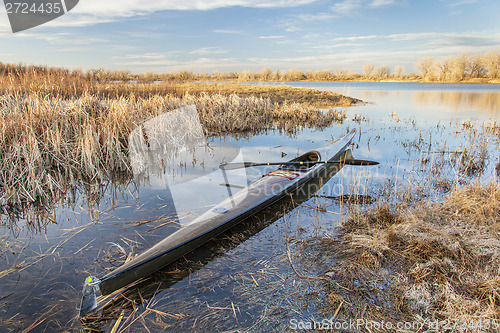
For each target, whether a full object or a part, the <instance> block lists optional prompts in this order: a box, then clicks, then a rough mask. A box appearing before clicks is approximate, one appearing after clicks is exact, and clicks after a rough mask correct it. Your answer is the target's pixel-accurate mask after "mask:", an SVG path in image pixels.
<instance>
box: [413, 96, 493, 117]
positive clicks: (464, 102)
mask: <svg viewBox="0 0 500 333" xmlns="http://www.w3.org/2000/svg"><path fill="white" fill-rule="evenodd" d="M413 102H414V103H415V104H416V105H422V106H431V105H440V106H442V107H446V108H448V109H453V110H457V111H467V110H474V111H478V112H482V113H485V114H489V115H498V113H500V92H467V91H465V92H464V91H415V92H414V94H413Z"/></svg>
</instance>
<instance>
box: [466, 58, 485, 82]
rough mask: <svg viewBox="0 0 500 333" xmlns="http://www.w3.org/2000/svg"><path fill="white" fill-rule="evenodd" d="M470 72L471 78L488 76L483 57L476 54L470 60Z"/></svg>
mask: <svg viewBox="0 0 500 333" xmlns="http://www.w3.org/2000/svg"><path fill="white" fill-rule="evenodd" d="M469 72H470V77H471V78H479V77H485V76H486V68H485V66H484V63H483V57H482V56H480V55H478V54H474V55H472V56H471V57H470V58H469Z"/></svg>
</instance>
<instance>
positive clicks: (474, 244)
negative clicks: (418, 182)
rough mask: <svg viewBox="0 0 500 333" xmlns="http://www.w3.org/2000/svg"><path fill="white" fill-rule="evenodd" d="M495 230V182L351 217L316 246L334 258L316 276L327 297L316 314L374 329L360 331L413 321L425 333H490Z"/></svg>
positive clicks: (497, 301) (495, 290)
mask: <svg viewBox="0 0 500 333" xmlns="http://www.w3.org/2000/svg"><path fill="white" fill-rule="evenodd" d="M499 228H500V184H499V183H498V182H493V183H490V184H480V183H475V184H470V185H468V186H466V187H464V188H460V189H455V190H453V191H451V192H450V193H448V194H447V195H446V196H445V198H444V199H443V200H442V201H438V202H434V201H422V202H420V203H419V204H417V205H411V206H410V207H409V206H408V205H406V204H404V203H403V204H402V205H400V206H396V207H391V208H390V207H389V206H387V205H384V204H381V205H378V206H377V207H375V208H372V209H369V210H368V211H363V212H356V213H354V214H353V216H352V218H350V219H348V220H347V221H345V222H343V223H342V224H341V225H340V226H339V233H338V235H337V236H335V237H325V238H322V239H321V240H320V243H321V244H322V245H321V246H320V250H319V251H321V252H319V253H320V254H318V256H320V255H325V253H329V255H330V256H332V255H333V256H334V257H336V258H337V261H336V264H335V266H333V267H330V269H328V270H327V273H326V274H325V275H324V277H321V281H323V282H322V283H323V288H324V289H325V291H326V293H327V297H326V300H327V304H326V305H325V306H324V308H323V311H324V313H325V315H329V316H331V314H332V313H335V316H334V318H335V320H336V321H338V322H349V320H355V321H356V320H360V321H363V322H364V323H372V324H373V325H375V326H373V325H372V326H370V327H368V328H367V327H366V326H361V328H360V329H359V330H360V331H362V332H365V331H380V332H381V331H385V330H384V329H380V327H379V328H378V329H377V327H376V324H377V323H382V322H386V323H392V324H394V327H395V325H396V323H397V322H409V323H412V322H413V323H420V324H421V325H422V328H421V329H422V330H425V331H430V332H441V331H443V330H444V328H443V327H444V325H446V324H447V325H448V327H454V325H455V326H456V325H458V326H456V327H454V329H456V330H460V329H461V327H462V326H463V325H465V326H464V329H465V330H468V331H477V332H486V331H497V330H496V329H493V328H494V326H493V323H497V324H498V321H499V320H500V278H499V275H498V272H499V271H500V257H499V253H500V236H499V235H500V234H499V232H498V230H500V229H499ZM303 246H305V247H308V246H313V247H314V246H316V247H317V244H316V245H315V243H314V242H311V243H310V245H307V242H305V245H303ZM327 317H328V316H327ZM328 318H330V317H328ZM436 322H439V323H440V324H439V326H437V327H436V326H433V325H435V323H436ZM473 322H475V323H476V326H475V327H474V328H473V329H471V327H472V326H468V325H470V324H471V323H473ZM488 323H489V325H488ZM370 328H371V330H370Z"/></svg>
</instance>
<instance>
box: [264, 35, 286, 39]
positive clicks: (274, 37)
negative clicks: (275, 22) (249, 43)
mask: <svg viewBox="0 0 500 333" xmlns="http://www.w3.org/2000/svg"><path fill="white" fill-rule="evenodd" d="M259 38H260V39H279V38H285V36H259Z"/></svg>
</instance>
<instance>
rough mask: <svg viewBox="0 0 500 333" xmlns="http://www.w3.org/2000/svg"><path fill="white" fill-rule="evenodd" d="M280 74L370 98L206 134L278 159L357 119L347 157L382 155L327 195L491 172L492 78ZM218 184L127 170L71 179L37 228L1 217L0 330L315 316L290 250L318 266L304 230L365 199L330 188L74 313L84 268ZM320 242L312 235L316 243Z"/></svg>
mask: <svg viewBox="0 0 500 333" xmlns="http://www.w3.org/2000/svg"><path fill="white" fill-rule="evenodd" d="M287 84H290V85H293V86H301V87H308V88H316V89H320V90H330V91H334V92H337V93H342V94H345V95H348V96H351V97H356V98H359V99H361V100H363V101H364V102H365V103H364V104H362V105H359V106H356V107H352V108H348V109H345V111H346V113H347V116H348V117H347V120H346V121H345V122H344V123H343V124H341V125H338V124H335V125H332V126H331V127H330V128H328V129H323V130H313V129H302V130H300V131H299V132H298V133H297V134H296V135H294V136H293V137H290V136H288V135H286V134H280V133H277V132H272V131H271V132H268V133H267V134H263V135H258V136H253V137H249V138H247V139H240V140H236V139H233V138H221V139H214V140H212V141H213V142H211V143H210V144H212V145H217V144H221V143H223V144H236V145H237V146H238V147H239V149H240V151H241V158H243V159H244V160H248V161H257V162H258V161H281V160H289V159H291V158H293V157H295V156H297V155H298V154H300V153H303V152H305V151H308V150H310V149H314V148H316V147H318V146H322V145H324V144H327V143H328V142H330V141H331V140H332V139H333V138H339V137H340V136H342V135H343V134H345V133H346V132H347V130H348V129H352V128H355V129H356V130H357V135H356V137H355V142H354V147H353V155H354V156H355V157H356V158H360V159H371V160H377V161H379V162H380V165H379V166H375V167H351V166H347V167H345V168H344V169H343V170H342V171H341V172H340V173H339V174H337V175H336V176H334V177H333V178H332V179H331V180H330V181H329V182H328V183H327V184H326V185H325V186H324V187H323V188H322V189H321V190H320V192H319V193H318V194H320V195H322V196H326V197H332V196H340V195H343V194H352V193H356V194H362V195H368V196H371V197H373V198H376V199H378V200H389V201H391V200H394V202H396V201H397V199H398V198H401V197H406V198H407V199H408V200H410V202H411V201H412V200H414V201H418V200H422V199H430V200H438V199H439V198H440V197H442V196H443V195H445V194H446V192H447V191H448V190H450V189H451V188H453V187H454V186H462V185H464V184H467V183H469V182H471V181H476V180H480V181H483V182H489V181H496V179H497V169H496V166H497V165H498V164H499V163H500V162H499V153H498V152H499V149H498V148H499V132H498V128H497V127H495V124H496V126H498V125H499V124H500V86H499V85H485V84H420V83H389V82H387V83H373V82H366V83H365V82H361V83H358V82H289V83H287ZM495 128H496V130H495ZM470 161H472V162H473V163H472V164H471V163H469V162H470ZM263 172H264V171H263V169H260V168H252V169H246V170H244V173H243V174H241V173H240V174H232V175H229V180H228V181H229V182H230V183H232V184H236V185H245V184H247V183H249V182H251V181H253V180H255V179H258V178H259V177H261V175H262V173H263ZM224 182H225V180H224V179H222V178H220V177H218V176H217V177H216V176H214V175H212V174H208V175H205V178H203V180H198V181H195V182H189V183H187V182H186V183H183V182H179V184H177V185H176V187H175V189H170V191H167V188H166V187H165V185H164V184H163V185H162V184H161V182H160V183H155V184H152V183H149V184H147V185H144V183H141V184H143V185H141V186H138V185H137V184H136V183H134V182H131V181H130V180H128V181H125V182H123V183H122V184H120V185H118V184H114V185H112V184H109V185H107V187H106V188H100V189H95V197H96V198H94V199H93V200H89V198H87V197H84V196H83V195H81V194H79V193H81V192H78V191H77V192H76V195H75V197H74V200H73V201H72V202H71V204H67V203H66V204H63V203H61V204H59V205H58V207H57V208H56V210H55V211H54V212H50V214H49V215H47V216H46V219H45V220H44V221H45V222H44V223H42V224H40V225H39V226H38V228H34V227H33V224H28V223H26V219H25V218H21V217H17V218H16V217H13V218H11V219H9V218H7V216H6V215H2V227H0V238H1V239H2V243H1V244H2V247H1V248H0V256H1V258H2V260H1V262H0V281H1V284H0V318H1V319H0V327H1V329H0V331H3V330H14V331H17V330H23V329H28V328H30V329H31V328H33V331H43V330H47V331H63V330H79V329H82V328H85V327H86V328H92V329H95V330H97V331H98V330H102V331H110V330H111V329H112V327H113V325H114V324H115V323H116V320H117V319H118V318H119V317H120V315H123V317H122V322H121V323H120V324H119V326H117V327H118V328H120V329H124V328H125V327H127V326H128V325H129V324H130V326H129V327H128V329H130V330H131V331H146V329H145V326H147V327H148V329H150V330H151V331H162V330H167V331H169V330H170V331H174V330H180V329H190V330H195V331H197V330H199V331H207V330H208V329H211V330H231V329H237V328H247V329H248V328H252V327H253V329H255V330H264V331H269V330H273V329H275V330H280V329H285V328H286V327H287V322H288V321H289V320H291V319H306V318H315V319H318V316H320V315H319V312H318V311H319V310H318V309H319V307H320V306H321V304H318V300H321V296H322V291H321V288H318V287H317V285H315V284H314V282H311V281H310V280H303V279H300V278H298V277H297V276H296V274H295V272H294V271H293V269H292V267H291V264H290V260H289V259H288V256H287V250H290V251H291V254H292V255H291V261H292V262H293V263H294V266H295V268H296V269H297V271H298V272H299V273H300V274H302V275H310V276H315V275H319V274H322V273H324V272H325V271H326V270H327V269H328V267H329V266H330V265H333V264H334V262H335V258H331V257H329V256H328V255H327V254H324V255H322V256H318V253H316V252H314V251H312V250H311V247H308V248H301V241H302V240H304V239H310V238H311V237H314V236H324V235H332V234H334V233H335V229H334V227H335V225H336V224H337V223H338V222H339V221H341V220H342V219H345V218H348V213H349V210H350V209H362V207H361V206H356V205H354V206H349V205H347V204H346V203H345V202H340V201H338V200H332V199H331V198H324V197H312V198H311V199H309V200H307V201H306V202H302V203H301V206H293V205H292V203H289V202H288V203H283V204H282V205H278V206H275V207H272V208H271V209H268V210H266V212H264V213H262V214H259V215H257V216H256V217H255V218H253V219H250V220H249V221H247V222H246V223H245V224H243V225H242V226H240V227H239V228H238V229H237V230H236V231H235V232H233V233H230V234H228V235H225V237H222V238H219V239H218V240H217V241H216V242H212V243H211V244H208V245H207V246H205V247H204V248H202V249H201V250H200V251H197V252H196V253H195V254H193V255H192V256H190V257H188V258H186V259H184V260H181V262H180V263H179V264H178V265H177V266H175V267H170V268H168V269H167V270H166V271H165V270H164V271H161V272H160V273H158V274H155V275H154V276H153V277H152V278H151V280H149V281H147V282H145V283H143V284H142V285H140V286H139V287H137V288H135V289H133V290H132V291H130V294H128V295H127V297H128V299H129V300H133V301H134V302H135V303H134V304H135V305H134V306H135V311H136V312H134V307H133V306H132V305H131V304H132V303H131V302H130V301H123V300H122V301H123V303H121V305H114V306H109V307H106V308H105V309H104V310H103V311H102V313H101V317H100V318H97V319H95V320H93V321H86V322H81V321H80V320H79V319H78V318H77V313H78V311H77V307H78V306H79V301H80V297H81V287H82V284H83V281H84V279H85V277H86V276H88V275H90V274H93V275H96V276H102V275H103V274H104V273H105V268H111V267H114V266H116V265H119V263H120V260H122V259H124V257H125V256H127V255H131V254H137V253H140V252H141V251H142V250H143V249H145V248H148V247H150V246H151V245H153V244H154V243H156V242H157V241H159V240H160V239H162V238H163V237H165V236H166V235H168V234H170V233H172V232H173V231H175V230H176V229H177V228H178V224H179V222H181V224H182V222H183V221H188V220H189V219H191V218H192V217H193V216H196V215H197V214H199V213H201V212H202V211H204V210H206V209H208V208H209V207H211V206H212V205H214V204H216V203H217V202H219V201H220V200H221V199H222V198H224V197H225V196H227V187H226V186H221V185H220V184H221V183H224ZM158 184H160V185H158ZM183 184H184V185H185V184H189V186H183ZM408 188H409V190H408ZM173 202H175V203H176V204H177V203H180V205H175V206H174V205H173ZM295 204H296V203H295ZM318 208H319V209H318ZM176 213H177V214H179V216H178V217H176V216H175V214H176ZM27 214H29V212H27ZM323 246H324V245H322V244H321V242H318V243H317V245H316V246H315V247H313V248H315V249H321V248H322V247H323ZM325 253H327V252H325ZM143 300H144V302H143ZM118 302H120V300H118ZM151 309H152V310H151ZM139 316H142V317H140V318H142V319H137V318H138V317H139Z"/></svg>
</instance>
